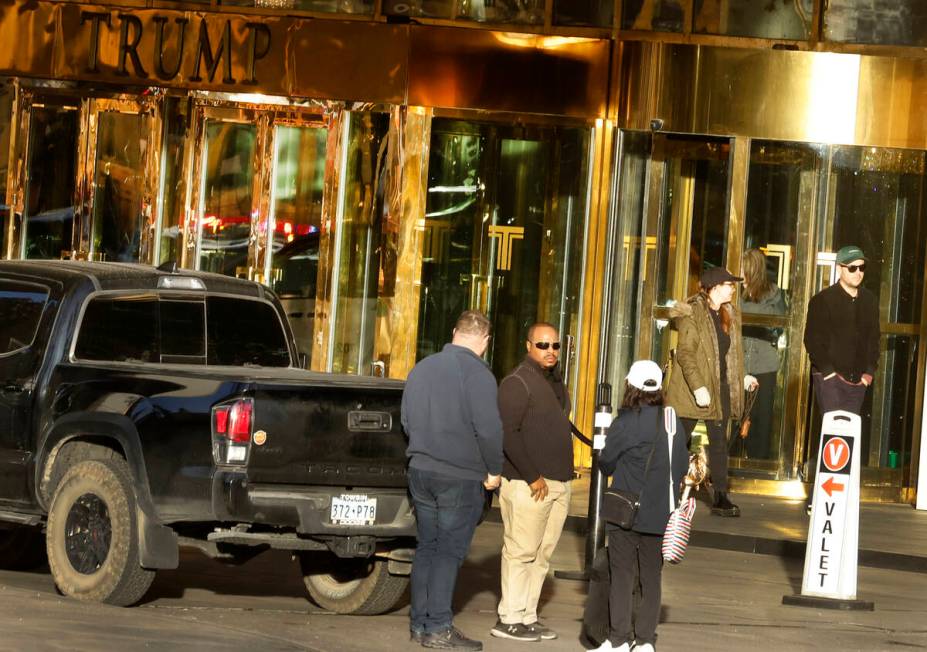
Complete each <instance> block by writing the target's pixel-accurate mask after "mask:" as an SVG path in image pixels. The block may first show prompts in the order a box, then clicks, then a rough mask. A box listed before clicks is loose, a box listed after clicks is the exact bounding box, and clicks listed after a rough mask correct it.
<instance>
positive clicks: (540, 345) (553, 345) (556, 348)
mask: <svg viewBox="0 0 927 652" xmlns="http://www.w3.org/2000/svg"><path fill="white" fill-rule="evenodd" d="M534 346H535V348H538V349H541V350H542V351H546V350H547V349H548V348H551V349H553V350H554V351H559V350H560V342H535V343H534Z"/></svg>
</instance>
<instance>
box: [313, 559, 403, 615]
mask: <svg viewBox="0 0 927 652" xmlns="http://www.w3.org/2000/svg"><path fill="white" fill-rule="evenodd" d="M299 561H300V566H301V568H302V572H303V582H304V583H305V585H306V589H307V590H308V591H309V597H310V598H312V601H313V602H315V603H316V604H317V605H319V606H320V607H322V608H323V609H328V610H329V611H334V612H335V613H339V614H354V615H360V616H375V615H377V614H382V613H386V612H387V611H391V610H393V609H395V608H396V607H398V606H399V605H400V604H401V603H402V602H403V601H404V598H405V596H406V589H407V588H408V586H409V577H408V576H404V575H390V574H389V570H388V566H389V562H388V561H386V560H385V559H340V558H338V557H336V556H335V555H320V554H311V553H304V554H302V555H300V558H299Z"/></svg>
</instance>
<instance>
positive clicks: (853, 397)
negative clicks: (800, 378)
mask: <svg viewBox="0 0 927 652" xmlns="http://www.w3.org/2000/svg"><path fill="white" fill-rule="evenodd" d="M811 384H812V385H813V386H814V399H815V400H816V401H817V403H818V410H819V411H820V412H821V416H823V415H824V414H826V413H827V412H831V411H833V410H846V411H847V412H852V413H853V414H859V413H860V412H861V411H862V409H863V401H864V400H865V399H866V389H867V387H866V386H865V385H851V384H850V383H848V382H846V381H845V380H843V379H841V378H838V377H837V376H834V377H833V378H828V379H827V380H824V376H823V375H821V374H819V373H817V372H816V371H815V372H812V373H811ZM820 443H821V440H820V433H819V432H817V433H815V432H812V433H811V440H810V441H809V442H808V453H809V457H808V478H807V479H808V481H809V482H810V483H811V489H809V490H808V499H807V501H806V504H808V505H810V504H811V500H812V499H813V498H814V482H815V480H816V479H817V476H818V448H819V447H820Z"/></svg>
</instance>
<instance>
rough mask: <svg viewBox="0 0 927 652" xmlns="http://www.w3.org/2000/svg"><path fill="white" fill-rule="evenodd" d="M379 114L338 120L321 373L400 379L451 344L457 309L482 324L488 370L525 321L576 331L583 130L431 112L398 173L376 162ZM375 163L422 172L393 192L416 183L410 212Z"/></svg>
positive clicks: (520, 345) (507, 351) (511, 356)
mask: <svg viewBox="0 0 927 652" xmlns="http://www.w3.org/2000/svg"><path fill="white" fill-rule="evenodd" d="M417 115H418V114H412V117H408V118H407V119H408V120H410V121H412V122H413V123H414V124H419V123H418V122H415V121H416V120H418V119H419V118H417V117H415V116H417ZM392 117H394V118H395V117H396V116H392ZM390 118H391V116H389V115H385V114H377V113H369V114H366V113H360V114H352V115H350V116H348V118H346V120H345V123H344V124H345V135H344V137H343V138H342V142H344V143H346V154H345V158H344V160H343V162H342V165H343V166H345V169H346V170H347V175H346V176H344V177H342V178H343V180H344V185H343V187H342V190H341V197H340V198H339V202H340V203H339V204H338V209H337V218H338V221H337V222H336V225H335V230H336V232H338V231H339V229H340V232H338V233H336V235H335V236H334V239H335V241H336V242H335V244H334V247H333V248H334V252H335V254H334V256H333V259H334V262H333V267H334V269H335V270H336V271H337V274H338V276H337V278H336V279H335V280H334V281H333V287H335V291H334V292H333V295H334V298H332V299H331V302H332V305H333V306H334V313H335V316H334V328H333V336H332V339H331V340H330V353H331V356H330V358H329V360H330V365H329V367H328V368H329V369H330V370H333V371H341V372H346V373H359V374H371V373H378V374H383V375H386V376H389V377H396V378H403V377H404V376H405V374H406V373H408V370H409V369H411V368H412V366H414V364H415V362H416V361H418V360H421V359H422V358H424V357H426V356H428V355H430V354H432V353H434V352H436V351H440V350H441V349H442V347H443V346H444V345H445V344H446V343H447V342H449V341H450V339H451V332H452V330H453V327H454V323H455V321H456V319H457V317H458V316H459V315H460V313H461V312H462V311H464V310H467V309H477V310H481V311H484V312H485V313H486V314H487V316H488V317H489V318H490V320H491V321H492V323H493V338H492V343H491V345H490V350H489V351H488V353H487V359H488V360H489V362H490V364H491V366H492V369H493V372H494V373H495V374H496V375H497V376H498V377H502V376H504V375H505V374H507V373H508V372H509V371H511V369H512V368H513V367H514V366H515V365H516V364H517V363H518V362H519V361H520V360H521V358H522V357H523V356H524V355H525V336H526V329H527V327H528V326H530V325H531V324H532V323H534V322H535V321H548V322H550V323H552V324H554V325H556V326H557V327H558V328H559V329H560V332H561V338H562V339H563V342H564V346H568V343H569V342H570V341H571V338H572V337H574V336H575V335H576V333H578V331H579V313H580V305H579V304H580V295H581V292H580V288H581V270H582V263H583V252H584V246H585V227H586V210H587V209H586V197H587V191H588V183H589V172H588V169H589V168H588V158H589V140H590V130H588V129H584V128H573V129H569V128H561V127H557V128H554V127H549V128H548V127H531V128H528V127H520V128H516V127H511V126H503V125H496V124H490V123H479V122H469V121H463V120H456V119H451V118H434V119H432V120H430V136H429V137H428V140H427V141H425V142H426V143H427V145H428V147H427V148H423V149H422V151H420V152H415V153H414V154H412V156H413V158H414V157H416V156H421V167H419V165H418V162H419V159H417V158H414V160H415V161H416V168H417V170H415V171H412V172H410V171H409V168H408V167H403V168H402V170H400V169H399V168H397V167H390V164H389V162H388V158H387V154H388V149H387V147H386V144H387V141H386V138H387V137H392V136H391V134H390V131H389V130H390V128H391V126H390V124H391V123H390ZM396 124H397V122H394V123H393V127H395V126H396ZM408 124H409V123H406V125H407V126H406V127H405V128H406V129H410V127H409V126H408ZM426 124H427V123H426ZM419 133H420V132H419ZM425 133H426V134H427V132H425ZM426 156H427V158H426ZM402 165H403V166H405V165H406V163H405V162H402ZM387 169H389V170H390V173H391V174H393V175H397V176H398V175H400V174H409V175H410V176H412V175H414V174H417V173H419V170H421V169H426V170H427V177H425V178H420V180H421V186H420V187H421V190H415V189H408V188H407V190H406V191H405V192H406V195H404V196H403V198H402V201H403V202H405V201H418V200H417V199H415V198H416V197H417V194H418V193H420V192H422V191H424V199H423V201H421V203H419V204H415V207H414V210H408V212H405V211H404V210H400V211H398V214H397V212H394V209H393V208H391V207H393V206H398V205H399V203H401V202H397V203H391V202H390V201H388V199H389V193H390V188H392V187H393V186H391V185H389V184H390V181H388V179H389V177H387V176H386V175H385V174H384V172H385V170H387ZM417 181H418V179H417V180H416V183H417ZM402 183H403V184H404V185H405V184H409V185H411V183H413V182H410V181H406V180H404V181H403V182H402ZM409 197H411V198H413V199H410V200H407V198H409ZM323 253H324V252H323ZM400 331H401V332H400ZM569 358H570V355H569V352H568V351H567V352H565V354H564V355H563V356H562V359H563V360H564V361H567V360H569Z"/></svg>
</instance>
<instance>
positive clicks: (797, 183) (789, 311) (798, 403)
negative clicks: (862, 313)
mask: <svg viewBox="0 0 927 652" xmlns="http://www.w3.org/2000/svg"><path fill="white" fill-rule="evenodd" d="M749 151H750V155H749V167H748V180H747V186H746V188H747V195H746V208H745V216H744V231H743V236H742V243H743V246H742V251H743V254H744V256H743V261H742V264H741V271H742V274H741V275H742V276H744V277H745V282H744V284H743V285H742V287H741V291H740V297H739V299H740V308H741V313H742V316H743V342H744V371H745V373H749V374H752V375H753V376H756V378H757V379H758V380H759V382H760V387H759V390H758V392H757V394H756V397H755V400H754V403H753V407H752V410H751V412H750V420H751V425H750V429H749V432H748V433H747V436H746V437H745V438H740V437H732V441H731V447H730V454H731V468H732V469H734V471H732V473H733V474H734V475H741V476H746V477H757V478H768V479H779V480H785V479H794V478H796V477H798V476H799V474H798V469H797V466H796V465H797V462H798V461H799V460H800V454H801V447H802V445H803V442H804V441H805V436H804V434H803V433H804V432H805V430H806V429H805V415H804V411H803V410H804V409H805V399H806V397H807V396H808V391H809V390H808V384H807V371H808V370H807V356H806V355H805V353H804V348H803V344H802V337H803V334H804V323H805V315H806V312H807V302H808V301H807V300H808V288H809V287H810V286H811V284H812V283H813V279H814V278H816V273H815V271H814V265H813V264H811V263H810V261H811V260H812V259H813V258H814V251H813V244H812V242H811V239H810V238H809V236H810V234H811V232H812V224H813V221H814V215H815V212H816V210H817V208H818V206H819V205H820V204H821V199H822V197H821V194H820V193H821V192H822V188H823V186H822V184H821V183H820V180H821V175H822V171H823V169H824V166H825V165H826V160H827V157H826V154H827V152H826V147H825V146H823V145H815V144H809V143H783V142H774V141H762V140H754V141H752V142H750V144H749ZM825 203H826V202H825ZM734 237H735V238H740V235H739V234H734Z"/></svg>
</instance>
